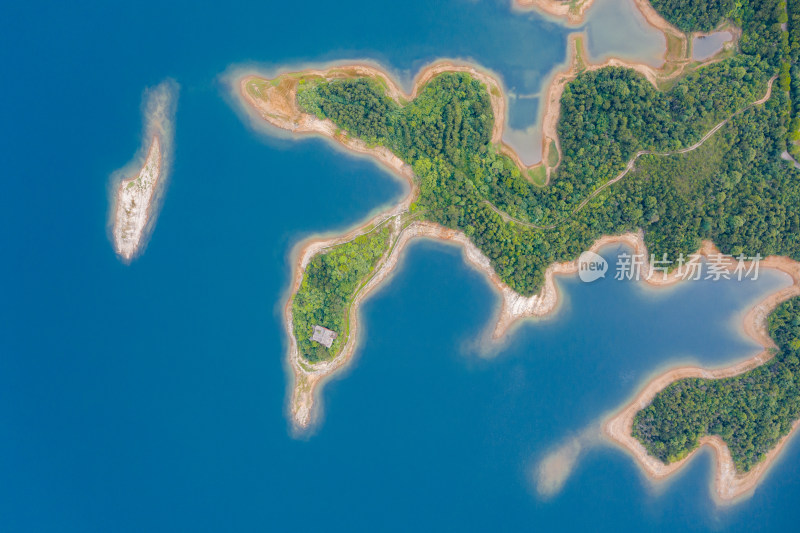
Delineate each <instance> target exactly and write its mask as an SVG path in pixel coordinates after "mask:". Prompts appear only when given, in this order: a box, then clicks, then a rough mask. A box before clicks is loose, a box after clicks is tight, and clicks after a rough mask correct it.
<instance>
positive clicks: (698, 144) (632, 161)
mask: <svg viewBox="0 0 800 533" xmlns="http://www.w3.org/2000/svg"><path fill="white" fill-rule="evenodd" d="M776 79H777V76H773V77H772V78H770V80H769V82H768V83H767V92H766V94H765V95H764V96H762V97H761V98H759V99H758V100H756V101H754V102H752V103H750V104H748V105H747V106H745V107H743V108H742V109H740V110H739V111H736V112H735V113H733V114H732V115H731V116H729V117H728V118H726V119H725V120H723V121H722V122H720V123H719V124H717V125H716V126H714V127H713V128H711V129H710V130H709V131H708V132H707V133H706V134H705V135H703V137H701V138H700V140H699V141H697V142H696V143H694V144H693V145H691V146H688V147H686V148H681V149H680V150H673V151H671V152H655V151H653V150H639V151H638V152H636V154H634V156H633V157H632V158H631V159H630V161H628V164H627V165H625V169H624V170H623V171H622V172H620V173H619V174H618V175H617V176H615V177H614V178H612V179H610V180H608V181H607V182H605V183H604V184H603V185H601V186H600V187H598V188H597V189H595V191H594V192H592V193H591V194H590V195H589V196H587V197H586V198H585V199H584V200H583V201H582V202H581V203H580V204H578V207H576V208H575V209H574V210H573V211H572V212H571V213H570V214H569V215H567V216H565V217H563V218H562V219H561V220H559V221H558V222H554V223H552V224H548V225H543V226H542V225H537V224H532V223H530V222H525V221H523V220H520V219H518V218H514V217H512V216H511V215H509V214H508V213H506V212H504V211H502V210H501V209H500V208H498V207H497V206H496V205H494V204H493V203H491V202H490V201H489V200H483V203H484V204H486V205H487V206H488V207H489V208H490V209H491V210H492V211H494V212H495V213H497V214H498V215H500V217H502V219H503V221H505V222H514V223H515V224H517V225H520V226H523V227H526V228H531V229H538V230H551V229H555V228H557V227H558V226H560V225H562V224H564V223H565V222H567V221H568V220H570V218H571V217H572V216H573V215H575V214H576V213H578V212H579V211H580V210H582V209H583V208H584V207H585V206H586V204H588V203H589V202H590V201H591V200H592V199H593V198H594V197H596V196H597V195H598V194H600V193H601V192H603V191H604V190H605V189H606V188H608V187H610V186H611V185H614V184H615V183H617V182H618V181H620V180H621V179H622V178H624V177H625V176H627V175H628V173H630V172H631V171H632V170H633V169H634V166H635V163H636V160H637V159H639V158H640V157H641V156H643V155H656V156H661V157H669V156H672V155H679V154H685V153H688V152H691V151H693V150H697V149H698V148H700V147H701V146H702V145H703V144H704V143H705V142H706V141H707V140H708V139H710V138H711V137H712V136H713V135H714V134H715V133H717V132H718V131H719V130H720V129H721V128H722V127H724V126H725V125H726V124H728V122H730V121H731V120H732V119H733V118H735V117H737V116H738V115H740V114H742V113H744V112H745V111H747V110H748V109H750V108H752V107H755V106H758V105H762V104H764V103H765V102H766V101H767V100H769V98H770V96H771V95H772V85H773V83H774V82H775V80H776Z"/></svg>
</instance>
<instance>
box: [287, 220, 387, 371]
mask: <svg viewBox="0 0 800 533" xmlns="http://www.w3.org/2000/svg"><path fill="white" fill-rule="evenodd" d="M388 246H389V228H388V226H383V227H382V228H379V229H376V230H373V231H372V232H370V233H367V234H364V235H360V236H359V237H356V238H355V239H354V240H352V241H350V242H346V243H344V244H340V245H338V246H335V247H333V248H331V249H330V250H328V251H326V252H324V253H320V254H317V255H315V256H314V257H313V258H312V259H311V261H309V263H308V266H307V267H306V271H305V275H304V276H303V281H302V283H301V285H300V289H299V290H298V291H297V294H296V295H295V297H294V302H293V304H292V317H293V320H294V336H295V339H297V348H298V350H299V351H300V353H301V354H302V355H303V357H305V358H306V359H307V360H309V361H311V362H317V361H325V360H329V359H332V358H334V357H336V355H337V354H338V353H339V351H340V350H341V349H342V346H343V345H344V343H345V342H346V341H347V333H348V326H349V324H348V310H349V309H350V303H351V301H352V299H353V296H354V295H355V293H356V291H357V290H358V288H359V287H361V285H362V284H363V283H364V282H365V281H366V280H367V279H368V278H369V275H370V273H372V271H373V269H374V268H375V265H376V264H377V262H378V260H379V259H380V258H381V257H382V256H383V254H384V253H385V252H386V250H387V248H388ZM315 325H318V326H323V327H326V328H328V329H330V330H333V331H335V332H336V333H338V335H339V336H338V337H337V338H336V340H335V341H333V345H332V346H331V347H330V349H328V348H326V347H325V346H323V345H321V344H319V343H317V342H313V341H312V340H310V338H311V333H312V331H313V329H314V326H315Z"/></svg>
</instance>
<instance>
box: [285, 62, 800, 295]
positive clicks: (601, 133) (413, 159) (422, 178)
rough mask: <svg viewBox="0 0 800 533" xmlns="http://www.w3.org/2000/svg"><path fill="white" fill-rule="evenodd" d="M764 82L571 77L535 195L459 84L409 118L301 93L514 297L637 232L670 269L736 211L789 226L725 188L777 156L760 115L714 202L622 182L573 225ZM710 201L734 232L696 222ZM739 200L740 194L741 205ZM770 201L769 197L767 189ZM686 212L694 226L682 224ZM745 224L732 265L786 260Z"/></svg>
mask: <svg viewBox="0 0 800 533" xmlns="http://www.w3.org/2000/svg"><path fill="white" fill-rule="evenodd" d="M769 68H770V67H769V65H768V64H766V63H764V62H761V61H759V60H758V59H757V58H754V57H752V56H738V57H735V58H732V59H730V60H727V61H724V62H719V63H715V64H713V65H709V66H708V67H706V68H703V69H701V70H699V71H696V72H694V73H691V74H689V75H688V76H687V77H685V78H684V79H682V80H681V81H680V82H678V83H677V84H676V85H675V86H674V87H673V88H672V89H671V90H670V91H669V92H668V93H661V92H659V91H657V90H656V89H655V88H654V87H653V86H652V85H651V84H650V83H648V82H647V81H646V80H645V79H644V78H643V77H641V76H640V75H639V74H637V73H635V72H633V71H631V70H628V69H622V68H606V69H602V70H597V71H590V72H585V73H583V74H581V75H579V76H578V78H577V79H576V80H574V81H573V82H571V83H570V84H569V85H568V86H567V88H566V90H565V91H564V95H563V97H562V106H563V111H564V112H563V113H562V119H561V122H560V124H559V133H560V135H561V148H562V153H563V160H562V163H561V165H560V166H559V168H558V171H557V172H556V174H555V176H554V180H553V182H552V184H551V185H550V186H548V187H544V188H541V187H536V186H534V185H533V184H531V183H530V182H529V181H528V180H527V179H526V177H525V176H524V175H523V174H522V173H521V172H520V170H519V169H518V168H517V167H516V165H515V164H514V163H513V161H512V160H511V159H510V158H508V157H506V156H504V155H501V154H498V153H497V152H496V150H495V149H494V147H493V146H492V145H491V144H490V143H489V137H490V131H491V125H492V119H493V117H492V114H491V106H490V105H489V101H488V94H487V93H486V90H485V88H484V87H482V85H481V84H480V83H479V82H477V81H476V80H474V79H472V78H471V77H470V76H468V75H467V74H463V73H448V74H442V75H440V76H437V77H436V78H434V79H433V80H432V81H431V82H429V83H428V84H427V85H426V86H425V87H424V88H423V89H422V91H421V92H420V94H419V96H418V97H417V99H416V100H414V102H411V103H409V104H407V105H405V106H400V105H398V104H396V103H395V102H394V101H392V100H391V99H389V98H387V97H386V96H385V95H384V93H383V88H382V87H381V86H380V85H378V84H377V83H375V82H373V81H370V80H366V79H355V80H334V81H330V82H323V83H319V84H316V85H312V84H309V85H306V86H305V87H304V89H303V90H301V91H300V94H299V96H298V101H299V103H300V105H302V106H303V107H304V108H305V109H307V110H309V111H312V112H315V113H318V114H320V115H321V116H325V117H328V118H331V120H333V121H334V122H335V123H336V124H337V125H338V126H339V127H341V128H342V129H344V130H346V131H348V132H349V134H351V135H356V136H359V137H361V138H364V139H366V140H367V141H368V142H370V143H373V144H381V145H384V146H387V147H390V148H391V149H392V150H393V151H394V152H395V153H397V154H398V155H399V156H400V157H402V158H403V159H404V160H405V161H407V162H408V163H410V164H411V165H413V168H414V171H415V174H416V175H417V177H418V179H419V185H420V197H419V199H418V202H417V206H416V207H417V208H420V209H422V210H423V212H424V216H425V217H427V218H428V219H430V220H433V221H435V222H438V223H440V224H443V225H446V226H449V227H453V228H458V229H461V230H462V231H464V232H465V233H466V234H467V235H468V236H470V237H471V238H472V240H473V241H474V242H475V244H476V245H477V246H478V247H479V248H480V249H481V250H482V251H483V252H484V253H485V254H486V255H487V256H488V257H489V258H490V259H491V260H492V263H493V266H494V268H495V269H496V271H497V272H498V274H499V275H500V277H501V278H502V279H503V280H504V281H505V282H506V283H507V284H508V285H509V286H510V287H512V288H514V289H515V290H517V291H519V292H521V293H524V294H532V293H534V292H536V291H537V290H538V289H539V288H540V287H541V284H542V282H543V279H544V270H545V269H546V267H547V266H548V265H549V264H550V263H552V262H554V261H564V260H569V259H573V258H574V257H576V256H577V255H578V254H579V253H580V251H581V250H583V249H585V248H586V247H587V246H588V245H590V244H591V242H592V241H594V240H595V239H597V238H598V237H600V236H601V235H603V234H608V233H619V232H623V231H629V230H634V229H637V228H639V227H644V228H645V229H646V235H647V241H648V244H649V245H650V246H651V247H652V251H653V252H654V253H656V254H657V255H659V256H661V254H662V253H669V254H670V257H677V255H678V254H680V253H684V254H689V253H691V252H693V251H694V250H695V249H696V248H697V245H698V244H699V240H700V239H701V238H706V237H717V236H719V235H721V234H723V233H725V232H727V231H729V230H730V229H731V227H734V228H735V229H739V228H741V227H742V225H743V224H744V222H746V221H749V219H750V218H754V217H753V216H751V215H753V214H754V212H753V210H752V209H750V210H749V211H747V210H746V209H745V206H744V204H743V203H742V202H743V201H744V200H745V198H747V201H748V202H751V203H752V202H753V201H756V200H757V202H758V203H759V204H767V205H765V206H764V207H765V208H766V209H767V210H775V211H776V212H777V213H778V214H779V216H781V219H785V218H786V211H787V209H788V207H787V205H786V204H787V202H790V200H791V197H790V198H788V199H787V198H783V197H778V196H776V195H771V196H770V195H762V196H758V197H757V199H756V198H754V197H752V196H751V194H752V192H753V191H745V190H744V189H741V188H739V187H736V186H735V185H737V184H738V183H739V181H740V180H741V179H742V175H743V174H744V172H743V171H749V169H746V168H745V167H746V166H747V165H748V164H749V163H751V162H752V160H754V158H756V156H757V155H765V156H766V157H765V160H769V161H771V160H772V159H774V158H773V154H774V150H776V149H777V148H778V145H776V144H775V143H769V142H767V141H768V140H769V139H772V137H771V136H770V135H769V133H768V130H769V128H773V130H778V129H780V127H781V126H780V117H776V116H774V114H772V113H767V114H763V112H762V115H759V116H760V119H759V120H760V121H761V122H760V124H759V128H761V130H759V131H760V133H759V135H760V137H759V139H760V140H761V143H760V144H758V143H757V145H756V146H751V145H749V144H748V145H747V146H746V150H745V151H743V152H742V159H741V160H737V161H728V160H726V165H727V164H730V165H731V172H733V174H731V175H730V176H728V177H726V178H725V179H714V180H711V179H709V180H708V181H707V182H705V183H703V184H702V186H703V187H704V188H705V189H707V192H708V194H710V196H708V197H704V202H701V203H700V204H697V205H696V204H692V205H691V210H690V209H689V207H690V206H689V202H688V201H687V200H686V199H685V198H684V197H682V196H681V195H680V194H678V192H677V189H676V187H677V184H676V183H675V182H674V180H672V179H665V180H659V181H658V182H657V183H656V182H653V181H644V182H642V183H640V182H637V181H636V180H629V179H625V180H623V181H622V182H620V184H619V185H616V186H614V187H611V188H609V189H607V191H608V192H606V191H603V192H602V193H601V194H600V195H598V196H597V197H595V198H594V199H593V200H592V201H591V202H590V203H589V205H587V206H586V207H585V208H584V209H583V210H581V211H579V212H578V213H574V211H575V209H576V208H577V207H578V205H579V204H580V203H581V202H582V201H583V200H584V199H585V198H587V197H588V195H589V194H591V193H592V192H593V191H595V190H596V189H597V188H598V187H599V186H600V185H602V184H603V183H606V182H607V181H608V180H610V179H612V178H613V177H615V176H616V175H618V174H619V172H621V171H622V170H623V169H624V167H625V165H626V164H627V162H628V160H630V158H631V157H632V156H633V155H634V154H635V153H636V152H637V151H638V150H645V149H646V150H656V151H659V152H663V151H668V150H676V149H679V148H681V147H685V146H687V145H690V144H692V143H694V142H696V141H697V140H698V139H699V138H700V137H701V136H702V134H703V133H705V132H706V131H707V130H708V129H710V127H711V126H712V125H714V124H716V123H718V122H719V121H720V120H722V119H724V118H725V117H728V116H730V115H731V114H732V113H734V112H735V111H737V110H741V109H742V108H744V107H745V106H746V104H747V103H748V102H752V101H753V100H755V99H756V98H758V97H759V96H761V95H762V94H763V93H764V91H765V90H766V85H767V84H766V82H767V78H768V77H769V74H770V72H771V71H770V70H769ZM771 110H773V111H774V109H772V108H771ZM762 111H763V110H762ZM748 116H749V115H748ZM367 117H368V118H367ZM746 140H748V139H745V141H746ZM743 143H744V141H743ZM743 146H744V144H743ZM743 150H744V148H743ZM758 150H768V153H767V154H763V153H762V152H759V151H758ZM775 165H778V166H776V167H775V168H774V169H773V171H776V170H777V171H781V170H782V168H783V167H782V166H780V165H781V164H780V162H777V161H776V162H775ZM737 172H738V174H737ZM759 177H760V176H759ZM716 178H719V176H716ZM760 183H761V186H762V188H763V186H764V185H766V184H765V183H764V182H763V180H762V181H761V182H760ZM695 186H699V185H695ZM716 192H724V193H725V194H724V195H723V196H720V198H723V199H725V200H726V201H727V204H726V205H729V207H730V211H731V213H736V214H732V215H731V216H730V220H728V219H726V220H723V221H720V220H718V219H717V217H716V212H717V211H719V208H716V206H715V208H716V209H715V211H711V210H707V209H706V208H707V206H708V204H709V201H710V200H713V199H715V198H717V196H716V194H715V193H716ZM744 192H748V193H749V194H748V195H747V196H746V197H745V196H744V195H743V193H744ZM766 192H776V191H774V190H773V189H771V188H769V187H767V190H766ZM487 202H490V203H491V204H493V205H494V206H496V207H497V208H498V209H500V210H502V211H504V212H506V213H508V214H510V215H512V216H513V217H516V218H518V219H521V220H525V221H528V222H530V223H533V224H538V225H548V224H557V225H556V227H555V228H552V229H547V230H544V229H534V228H528V227H523V226H520V225H515V224H512V223H506V222H504V221H503V219H502V218H501V217H500V215H498V214H497V213H496V212H495V211H493V210H492V209H491V208H490V206H489V205H488V204H487ZM770 202H771V203H774V204H775V205H774V206H773V205H771V204H770ZM748 205H749V204H748ZM704 206H705V207H704ZM739 211H741V213H739ZM745 211H746V212H745ZM686 212H691V214H692V215H693V217H692V218H691V219H686V218H684V217H683V214H684V213H686ZM748 213H749V215H748ZM737 215H738V216H739V218H733V217H735V216H737ZM745 215H747V216H745ZM729 222H730V224H729ZM752 222H753V224H752V225H751V226H749V227H748V228H747V231H750V232H752V235H749V236H745V237H746V238H745V239H744V240H742V239H740V238H739V237H740V236H741V232H738V233H737V234H736V236H735V238H731V239H730V241H731V242H732V243H735V245H736V246H738V248H736V251H737V252H738V251H744V252H746V253H750V254H752V255H755V253H757V252H761V251H762V250H763V245H764V243H765V242H768V243H770V245H771V246H770V248H771V250H775V251H778V252H781V253H784V254H786V255H793V254H794V253H795V252H796V247H794V246H788V244H790V243H788V242H787V241H786V239H785V237H784V236H782V234H781V233H780V232H776V231H774V230H773V229H771V228H774V227H776V225H775V222H776V221H771V222H770V223H769V225H770V227H763V224H761V223H760V221H759V220H753V221H752ZM730 251H734V250H733V249H732V248H731V250H730Z"/></svg>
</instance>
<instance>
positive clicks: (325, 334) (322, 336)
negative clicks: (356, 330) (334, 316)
mask: <svg viewBox="0 0 800 533" xmlns="http://www.w3.org/2000/svg"><path fill="white" fill-rule="evenodd" d="M338 336H339V335H338V334H337V333H336V332H335V331H331V330H329V329H328V328H323V327H322V326H314V334H313V335H311V340H312V341H314V342H318V343H320V344H321V345H323V346H325V347H326V348H330V347H331V344H333V341H334V340H335V339H336V337H338Z"/></svg>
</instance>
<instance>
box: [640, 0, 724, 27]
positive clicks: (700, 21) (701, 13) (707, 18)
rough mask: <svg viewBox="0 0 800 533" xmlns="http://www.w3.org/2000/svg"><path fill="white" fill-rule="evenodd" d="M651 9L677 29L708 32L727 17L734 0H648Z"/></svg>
mask: <svg viewBox="0 0 800 533" xmlns="http://www.w3.org/2000/svg"><path fill="white" fill-rule="evenodd" d="M650 4H652V6H653V8H654V9H655V10H656V11H658V12H659V13H660V14H661V16H662V17H664V18H665V19H666V20H667V21H668V22H670V23H672V24H673V25H675V26H677V27H678V28H679V29H681V30H683V31H685V32H690V31H704V32H708V31H711V30H713V29H714V28H716V27H717V26H718V25H719V23H720V22H721V21H722V19H723V18H724V17H726V16H728V15H729V13H730V12H731V11H732V10H733V8H734V6H735V4H736V2H735V1H734V0H706V1H700V2H698V0H650Z"/></svg>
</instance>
